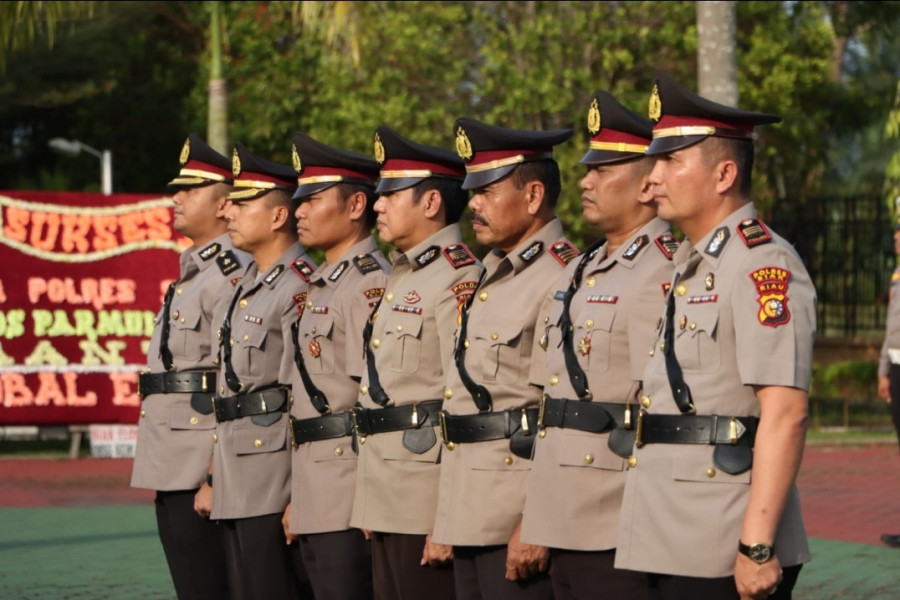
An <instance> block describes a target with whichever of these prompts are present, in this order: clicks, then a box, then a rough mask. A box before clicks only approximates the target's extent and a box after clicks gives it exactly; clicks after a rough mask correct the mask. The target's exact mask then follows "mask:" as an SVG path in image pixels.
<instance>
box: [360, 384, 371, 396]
mask: <svg viewBox="0 0 900 600" xmlns="http://www.w3.org/2000/svg"><path fill="white" fill-rule="evenodd" d="M359 393H360V394H362V395H363V396H365V395H366V394H368V393H369V388H368V387H366V386H364V385H361V386H359Z"/></svg>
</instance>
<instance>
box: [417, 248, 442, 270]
mask: <svg viewBox="0 0 900 600" xmlns="http://www.w3.org/2000/svg"><path fill="white" fill-rule="evenodd" d="M440 255H441V248H440V246H428V248H426V249H425V250H424V251H423V252H421V253H420V254H419V255H418V256H417V257H416V264H417V265H419V266H420V267H424V266H425V265H430V264H431V263H433V262H434V259H436V258H437V257H438V256H440Z"/></svg>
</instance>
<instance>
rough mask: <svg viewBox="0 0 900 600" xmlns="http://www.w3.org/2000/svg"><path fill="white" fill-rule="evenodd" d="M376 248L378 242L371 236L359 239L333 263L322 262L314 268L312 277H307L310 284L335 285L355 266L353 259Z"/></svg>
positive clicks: (374, 250)
mask: <svg viewBox="0 0 900 600" xmlns="http://www.w3.org/2000/svg"><path fill="white" fill-rule="evenodd" d="M377 250H378V244H376V243H375V238H373V237H372V236H369V237H367V238H366V239H364V240H361V241H359V242H357V243H356V244H354V245H353V246H351V247H350V248H348V249H347V251H346V252H344V254H343V255H341V257H340V258H339V259H337V260H336V261H334V262H333V263H330V264H329V263H323V264H322V265H320V266H319V268H318V269H316V272H315V273H313V275H312V277H310V279H309V283H310V285H333V286H336V285H337V284H338V283H339V282H341V281H342V280H343V279H344V276H345V275H346V274H347V270H348V269H351V268H355V267H354V266H353V259H354V258H356V257H357V256H359V255H361V254H371V253H372V252H376V251H377Z"/></svg>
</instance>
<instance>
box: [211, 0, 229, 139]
mask: <svg viewBox="0 0 900 600" xmlns="http://www.w3.org/2000/svg"><path fill="white" fill-rule="evenodd" d="M206 5H207V7H208V8H209V13H210V19H209V110H208V113H207V119H208V120H207V124H206V128H207V133H206V141H207V143H208V144H209V145H210V146H212V147H213V148H214V149H216V150H218V151H219V152H221V153H222V154H224V155H225V156H229V155H230V145H229V143H228V81H227V80H226V79H225V76H224V75H223V70H222V31H223V23H222V5H221V4H220V3H219V2H207V3H206Z"/></svg>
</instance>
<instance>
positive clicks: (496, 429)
mask: <svg viewBox="0 0 900 600" xmlns="http://www.w3.org/2000/svg"><path fill="white" fill-rule="evenodd" d="M537 428H538V409H537V408H519V409H515V410H504V411H501V412H484V413H476V414H473V415H450V414H447V413H446V412H441V436H442V437H443V439H444V443H445V444H449V443H451V442H452V443H456V444H468V443H472V442H486V441H488V440H502V439H505V438H510V437H512V435H513V434H514V433H515V432H516V431H518V430H520V429H521V430H522V432H523V433H524V434H525V435H531V434H532V433H533V432H536V431H537Z"/></svg>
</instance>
